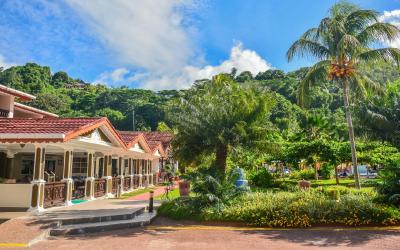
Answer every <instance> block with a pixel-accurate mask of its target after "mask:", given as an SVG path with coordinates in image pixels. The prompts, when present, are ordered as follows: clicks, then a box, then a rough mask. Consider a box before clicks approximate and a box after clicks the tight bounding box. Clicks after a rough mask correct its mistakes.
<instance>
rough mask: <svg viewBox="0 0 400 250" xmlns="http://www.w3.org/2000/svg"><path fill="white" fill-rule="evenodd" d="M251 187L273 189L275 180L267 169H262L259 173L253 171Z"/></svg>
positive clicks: (250, 180) (250, 175)
mask: <svg viewBox="0 0 400 250" xmlns="http://www.w3.org/2000/svg"><path fill="white" fill-rule="evenodd" d="M249 182H250V185H254V186H256V187H266V188H268V187H273V186H274V179H273V177H272V175H271V174H270V173H269V172H268V170H267V169H266V168H261V169H259V170H257V171H253V172H251V173H250V174H249Z"/></svg>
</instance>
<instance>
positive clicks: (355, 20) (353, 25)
mask: <svg viewBox="0 0 400 250" xmlns="http://www.w3.org/2000/svg"><path fill="white" fill-rule="evenodd" d="M378 15H379V13H378V12H377V11H374V10H355V11H353V12H351V13H350V14H349V15H348V16H347V17H346V19H345V21H344V27H345V29H346V30H347V31H348V32H349V33H350V34H355V33H356V32H358V31H360V30H363V29H364V27H366V26H368V25H369V24H370V23H372V22H377V21H378Z"/></svg>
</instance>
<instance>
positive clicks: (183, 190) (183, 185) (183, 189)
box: [179, 181, 190, 197]
mask: <svg viewBox="0 0 400 250" xmlns="http://www.w3.org/2000/svg"><path fill="white" fill-rule="evenodd" d="M189 193H190V182H189V181H181V182H179V194H180V196H181V197H182V196H189Z"/></svg>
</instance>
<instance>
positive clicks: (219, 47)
mask: <svg viewBox="0 0 400 250" xmlns="http://www.w3.org/2000/svg"><path fill="white" fill-rule="evenodd" d="M335 2H336V1H333V0H318V1H316V0H296V1H294V0H246V1H243V0H201V1H191V0H162V1H160V0H114V1H103V0H91V1H80V0H60V1H47V0H31V1H25V0H0V34H1V37H0V38H1V39H0V66H1V65H2V66H4V67H9V66H11V65H19V64H24V63H26V62H36V63H39V64H41V65H48V66H50V67H51V68H52V70H53V71H54V72H56V71H59V70H63V71H67V72H68V73H69V74H70V75H71V76H73V77H75V78H81V79H83V80H85V81H88V82H96V83H105V84H107V85H109V86H121V85H128V86H131V87H141V88H148V89H171V88H183V87H188V86H190V84H191V83H192V81H193V80H195V79H198V78H205V77H210V76H211V75H213V74H216V73H218V72H224V71H229V69H230V68H232V67H236V68H238V69H239V71H241V70H250V71H252V73H254V74H256V73H257V72H258V71H263V70H266V69H268V68H271V67H273V68H279V69H283V70H285V71H290V70H294V69H296V68H298V67H301V66H307V65H309V64H310V63H312V61H308V60H304V59H303V60H295V61H293V62H291V63H288V62H287V61H286V59H285V53H286V50H287V49H288V47H289V46H290V45H291V43H292V42H293V41H294V40H295V39H296V38H298V37H299V36H300V35H301V34H302V33H303V32H304V31H305V30H306V29H308V28H310V27H313V26H316V25H317V24H318V22H319V20H320V19H321V18H323V17H324V16H325V15H326V14H327V11H328V9H329V7H330V6H331V5H332V4H333V3H335ZM352 2H354V3H356V4H358V5H360V6H361V7H363V8H371V9H375V10H378V11H380V12H382V14H383V13H385V16H384V17H385V20H387V21H390V22H393V23H395V24H400V0H354V1H352ZM393 46H400V42H399V41H398V42H395V43H394V44H393Z"/></svg>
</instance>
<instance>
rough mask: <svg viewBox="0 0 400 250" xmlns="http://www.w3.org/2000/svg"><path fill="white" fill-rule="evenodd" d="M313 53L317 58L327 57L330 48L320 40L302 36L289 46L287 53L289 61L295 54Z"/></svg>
mask: <svg viewBox="0 0 400 250" xmlns="http://www.w3.org/2000/svg"><path fill="white" fill-rule="evenodd" d="M306 54H309V55H312V56H314V57H315V58H317V59H326V58H327V57H328V56H329V49H328V48H326V47H325V46H324V45H322V44H321V43H319V42H318V41H313V40H309V39H304V38H300V39H299V40H297V41H296V42H294V43H293V45H292V46H291V47H290V48H289V50H288V52H287V53H286V56H287V59H288V61H291V60H292V59H293V57H294V56H295V55H299V56H305V55H306Z"/></svg>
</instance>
